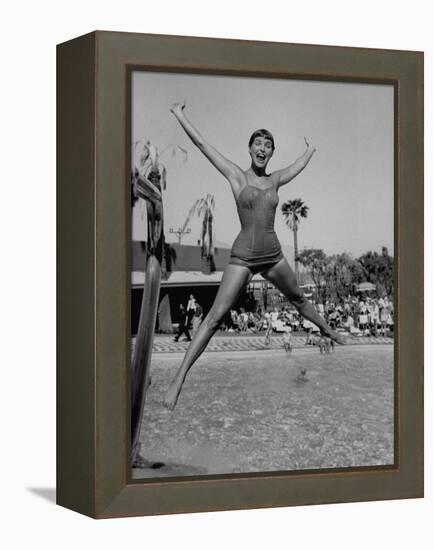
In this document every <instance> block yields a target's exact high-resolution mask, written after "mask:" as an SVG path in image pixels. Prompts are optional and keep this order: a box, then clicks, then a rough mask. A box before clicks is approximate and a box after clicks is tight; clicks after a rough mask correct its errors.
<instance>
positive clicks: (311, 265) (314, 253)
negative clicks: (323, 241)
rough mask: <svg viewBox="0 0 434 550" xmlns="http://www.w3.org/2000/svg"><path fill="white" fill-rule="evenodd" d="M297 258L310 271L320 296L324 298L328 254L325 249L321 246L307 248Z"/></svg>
mask: <svg viewBox="0 0 434 550" xmlns="http://www.w3.org/2000/svg"><path fill="white" fill-rule="evenodd" d="M297 260H298V261H299V262H300V263H301V265H302V266H303V267H305V268H306V270H307V272H308V273H309V275H310V278H311V279H312V282H313V283H314V284H315V286H316V292H317V295H318V298H320V299H324V298H325V295H324V291H325V272H326V267H327V256H326V254H325V253H324V251H323V250H322V249H320V248H305V249H304V250H303V251H302V252H300V254H299V255H298V256H297Z"/></svg>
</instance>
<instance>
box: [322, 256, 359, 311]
mask: <svg viewBox="0 0 434 550" xmlns="http://www.w3.org/2000/svg"><path fill="white" fill-rule="evenodd" d="M362 280H363V268H362V266H361V264H360V262H359V261H358V260H356V259H354V258H353V257H352V256H351V255H350V254H348V253H346V252H344V253H342V254H335V255H333V256H329V257H328V258H327V267H326V270H325V281H326V288H327V295H328V297H330V298H331V299H333V300H336V301H340V300H342V299H344V298H346V297H348V296H349V295H350V294H352V293H353V292H354V288H355V286H356V285H357V284H358V283H360V282H361V281H362Z"/></svg>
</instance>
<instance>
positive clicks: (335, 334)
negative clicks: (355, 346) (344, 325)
mask: <svg viewBox="0 0 434 550" xmlns="http://www.w3.org/2000/svg"><path fill="white" fill-rule="evenodd" d="M327 336H328V337H329V338H331V339H332V340H333V341H334V342H336V343H337V344H340V345H341V346H344V345H345V344H346V343H347V339H346V338H345V336H342V334H339V332H335V331H334V330H331V331H330V333H329V334H328V335H327Z"/></svg>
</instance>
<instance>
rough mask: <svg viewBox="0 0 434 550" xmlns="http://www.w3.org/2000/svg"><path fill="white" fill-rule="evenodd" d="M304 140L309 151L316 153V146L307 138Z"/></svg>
mask: <svg viewBox="0 0 434 550" xmlns="http://www.w3.org/2000/svg"><path fill="white" fill-rule="evenodd" d="M304 142H305V144H306V147H307V148H308V149H309V151H312V153H315V151H316V148H315V147H314V146H313V145H311V144H310V143H309V142H308V141H307V139H306V138H304Z"/></svg>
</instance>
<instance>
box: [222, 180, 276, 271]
mask: <svg viewBox="0 0 434 550" xmlns="http://www.w3.org/2000/svg"><path fill="white" fill-rule="evenodd" d="M278 203H279V197H278V195H277V190H276V186H275V184H272V185H270V186H269V187H266V188H265V189H260V188H259V187H255V186H254V185H249V184H247V185H245V186H244V187H243V189H242V190H241V192H240V193H239V195H238V197H237V199H236V204H237V209H238V216H239V218H240V222H241V231H240V233H239V234H238V236H237V238H236V239H235V241H234V244H233V245H232V250H231V259H230V262H229V263H231V264H235V265H241V266H244V267H248V268H249V269H250V270H251V271H252V273H259V272H261V271H264V270H266V269H268V268H269V267H271V266H272V265H274V264H276V263H278V262H279V261H280V260H281V259H282V258H283V255H282V248H281V246H280V243H279V239H278V238H277V235H276V232H275V231H274V219H275V217H276V208H277V205H278Z"/></svg>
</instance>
